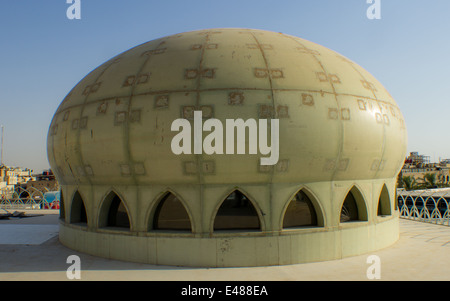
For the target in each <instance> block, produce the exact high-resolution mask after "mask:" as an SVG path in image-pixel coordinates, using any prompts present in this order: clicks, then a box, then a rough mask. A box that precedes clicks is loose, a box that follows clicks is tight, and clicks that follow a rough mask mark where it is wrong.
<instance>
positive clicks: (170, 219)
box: [149, 191, 192, 232]
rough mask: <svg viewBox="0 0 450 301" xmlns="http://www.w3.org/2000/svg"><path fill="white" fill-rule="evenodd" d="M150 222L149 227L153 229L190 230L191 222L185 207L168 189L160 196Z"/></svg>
mask: <svg viewBox="0 0 450 301" xmlns="http://www.w3.org/2000/svg"><path fill="white" fill-rule="evenodd" d="M151 223H152V224H151V226H152V227H151V228H152V229H154V230H178V231H191V232H192V223H191V219H190V218H189V214H188V212H187V210H186V207H185V206H184V205H183V203H182V202H181V200H180V199H179V198H178V197H177V196H176V195H175V194H174V193H172V192H170V191H168V192H166V193H165V194H164V195H163V196H162V197H161V198H160V200H159V202H158V205H157V207H156V209H155V213H154V214H153V220H152V221H151ZM149 228H150V227H149Z"/></svg>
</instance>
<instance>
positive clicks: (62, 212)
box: [59, 189, 66, 221]
mask: <svg viewBox="0 0 450 301" xmlns="http://www.w3.org/2000/svg"><path fill="white" fill-rule="evenodd" d="M59 218H60V219H61V220H63V221H64V220H66V211H65V209H64V194H63V191H62V189H61V191H60V202H59Z"/></svg>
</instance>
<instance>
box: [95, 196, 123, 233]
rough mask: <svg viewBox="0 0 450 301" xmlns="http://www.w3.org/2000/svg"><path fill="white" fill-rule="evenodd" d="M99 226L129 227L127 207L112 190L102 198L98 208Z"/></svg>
mask: <svg viewBox="0 0 450 301" xmlns="http://www.w3.org/2000/svg"><path fill="white" fill-rule="evenodd" d="M99 227H115V228H128V229H130V219H129V216H128V211H127V208H126V207H125V205H124V203H123V202H122V200H121V198H120V197H119V196H118V195H117V194H116V193H115V192H113V191H111V192H110V193H109V194H108V196H107V197H106V198H105V199H104V201H103V205H102V207H101V210H100V217H99Z"/></svg>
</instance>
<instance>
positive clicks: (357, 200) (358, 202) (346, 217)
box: [340, 186, 368, 223]
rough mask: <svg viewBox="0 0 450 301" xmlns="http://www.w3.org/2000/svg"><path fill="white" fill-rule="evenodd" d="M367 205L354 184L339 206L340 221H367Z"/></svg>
mask: <svg viewBox="0 0 450 301" xmlns="http://www.w3.org/2000/svg"><path fill="white" fill-rule="evenodd" d="M367 220H368V219H367V207H366V203H365V201H364V197H363V196H362V194H361V192H360V191H359V190H358V188H356V187H355V186H353V187H352V189H350V191H349V192H348V193H347V196H346V197H345V200H344V203H343V204H342V208H341V216H340V222H341V223H345V222H351V221H367Z"/></svg>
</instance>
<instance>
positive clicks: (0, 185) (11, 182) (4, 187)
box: [0, 165, 36, 198]
mask: <svg viewBox="0 0 450 301" xmlns="http://www.w3.org/2000/svg"><path fill="white" fill-rule="evenodd" d="M32 172H33V171H32V170H31V169H28V168H25V169H21V168H19V167H8V166H5V165H0V198H9V197H11V196H12V195H13V193H14V191H15V189H16V187H17V186H21V185H26V183H27V182H29V181H33V180H36V178H35V177H34V176H33V175H32V174H31V173H32Z"/></svg>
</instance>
